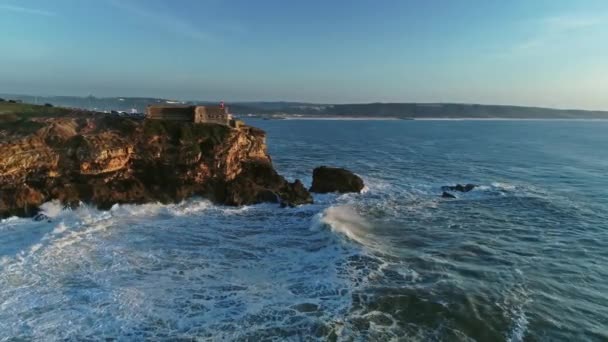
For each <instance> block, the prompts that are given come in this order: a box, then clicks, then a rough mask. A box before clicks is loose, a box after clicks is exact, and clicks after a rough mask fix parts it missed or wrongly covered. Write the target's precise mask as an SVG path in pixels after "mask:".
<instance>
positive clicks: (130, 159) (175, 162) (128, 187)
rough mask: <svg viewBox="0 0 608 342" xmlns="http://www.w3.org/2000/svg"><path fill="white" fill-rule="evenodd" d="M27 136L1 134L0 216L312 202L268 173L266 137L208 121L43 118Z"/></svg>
mask: <svg viewBox="0 0 608 342" xmlns="http://www.w3.org/2000/svg"><path fill="white" fill-rule="evenodd" d="M40 123H42V124H43V126H42V128H40V129H38V130H37V131H36V132H35V133H33V134H29V135H21V136H19V135H5V136H4V137H3V138H2V140H0V217H2V216H4V217H6V216H9V215H21V216H23V215H32V214H35V213H36V211H37V208H38V206H39V205H40V204H42V203H44V202H46V201H49V200H52V199H58V200H61V201H62V202H63V203H65V204H66V205H72V206H73V205H77V204H79V203H80V202H85V203H90V204H94V205H96V206H98V207H100V208H102V209H105V208H109V207H110V206H112V205H113V204H115V203H145V202H154V201H160V202H163V203H169V202H176V201H180V200H183V199H185V198H187V197H191V196H203V197H205V198H208V199H210V200H212V201H214V202H216V203H219V204H227V205H243V204H254V203H260V202H280V203H282V204H285V205H297V204H304V203H310V202H312V198H311V196H310V194H309V193H308V192H307V191H306V189H305V188H304V187H303V185H302V184H301V183H300V182H299V181H296V182H294V183H288V182H287V181H286V180H285V179H284V178H283V177H281V176H280V175H278V174H277V172H276V171H275V170H274V169H273V167H272V163H271V159H270V157H269V156H268V154H267V151H266V144H265V133H264V132H263V131H261V130H259V129H256V128H253V127H243V128H241V129H239V130H234V129H230V128H228V127H225V126H220V125H213V124H196V125H195V124H188V123H177V122H168V121H165V122H163V121H143V122H142V121H132V120H129V119H123V118H107V117H96V118H78V117H75V118H67V117H66V118H50V119H42V120H40Z"/></svg>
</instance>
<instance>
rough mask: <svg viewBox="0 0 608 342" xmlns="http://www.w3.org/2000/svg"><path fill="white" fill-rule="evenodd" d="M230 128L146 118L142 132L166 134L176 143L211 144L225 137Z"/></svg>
mask: <svg viewBox="0 0 608 342" xmlns="http://www.w3.org/2000/svg"><path fill="white" fill-rule="evenodd" d="M229 132H230V128H229V127H227V126H223V125H218V124H192V123H184V122H179V121H168V120H146V121H145V122H144V134H145V135H146V136H155V135H160V136H167V137H169V139H171V140H173V141H175V142H176V143H178V142H181V143H182V144H184V145H187V144H189V143H191V142H206V143H209V144H212V145H216V144H218V143H221V142H222V141H224V140H225V139H226V137H227V136H228V134H229Z"/></svg>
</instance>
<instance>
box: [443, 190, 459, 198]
mask: <svg viewBox="0 0 608 342" xmlns="http://www.w3.org/2000/svg"><path fill="white" fill-rule="evenodd" d="M441 197H442V198H456V196H454V195H452V194H451V193H449V192H446V191H444V192H443V193H442V194H441Z"/></svg>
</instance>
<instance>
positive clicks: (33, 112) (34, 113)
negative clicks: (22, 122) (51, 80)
mask: <svg viewBox="0 0 608 342" xmlns="http://www.w3.org/2000/svg"><path fill="white" fill-rule="evenodd" d="M70 112H71V110H70V109H68V108H61V107H46V106H39V105H32V104H26V103H10V102H0V122H1V121H7V120H5V119H6V118H5V116H6V115H9V116H11V117H17V118H19V119H29V118H37V117H56V116H64V115H67V114H69V113H70Z"/></svg>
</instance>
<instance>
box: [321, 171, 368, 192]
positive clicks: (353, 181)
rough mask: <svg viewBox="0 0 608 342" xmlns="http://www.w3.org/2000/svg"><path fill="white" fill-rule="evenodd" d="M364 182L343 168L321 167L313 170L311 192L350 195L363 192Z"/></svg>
mask: <svg viewBox="0 0 608 342" xmlns="http://www.w3.org/2000/svg"><path fill="white" fill-rule="evenodd" d="M364 186H365V185H364V184H363V180H362V179H361V177H359V176H357V175H356V174H354V173H352V172H350V171H348V170H346V169H342V168H334V167H327V166H320V167H317V168H316V169H314V170H313V173H312V186H311V187H310V191H311V192H315V193H320V194H324V193H330V192H339V193H348V192H357V193H358V192H361V190H363V187H364Z"/></svg>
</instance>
